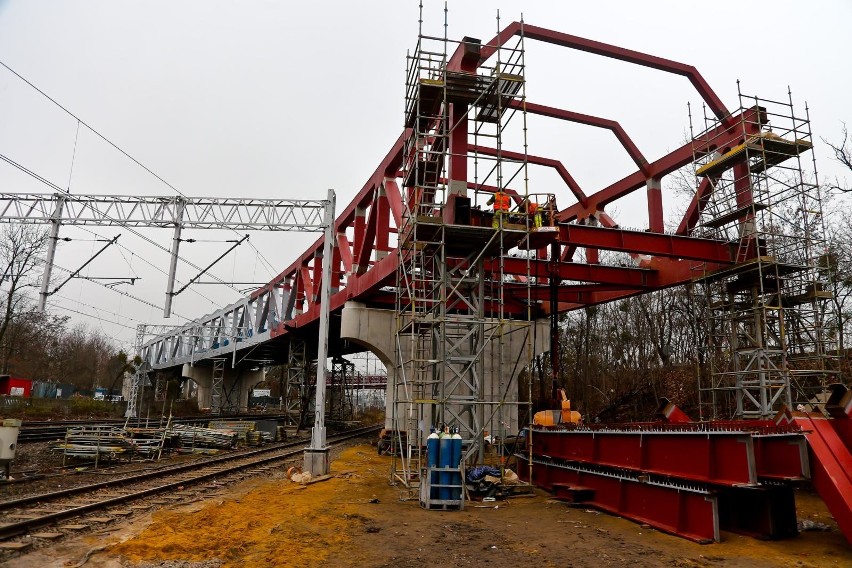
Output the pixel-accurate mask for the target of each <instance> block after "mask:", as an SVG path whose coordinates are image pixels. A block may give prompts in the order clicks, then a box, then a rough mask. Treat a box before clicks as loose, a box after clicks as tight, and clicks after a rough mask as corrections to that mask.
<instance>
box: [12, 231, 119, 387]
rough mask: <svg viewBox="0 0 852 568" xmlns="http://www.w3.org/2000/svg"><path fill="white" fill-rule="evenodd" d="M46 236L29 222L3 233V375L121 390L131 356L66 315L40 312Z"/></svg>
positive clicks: (99, 333)
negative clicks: (39, 297)
mask: <svg viewBox="0 0 852 568" xmlns="http://www.w3.org/2000/svg"><path fill="white" fill-rule="evenodd" d="M49 238H50V237H49V236H48V233H47V232H46V231H45V230H44V229H42V228H40V227H38V226H36V225H26V224H8V225H4V226H3V228H2V231H0V265H2V268H3V273H2V288H0V290H2V300H0V301H1V302H2V303H0V314H2V319H0V374H10V375H14V376H20V377H24V378H28V379H33V380H40V381H49V382H56V383H64V384H72V385H74V386H75V387H77V389H78V390H82V391H91V390H93V389H94V388H95V387H98V386H100V387H105V388H108V389H110V390H112V391H116V392H117V391H119V390H120V389H121V378H122V377H123V375H124V372H125V371H126V370H128V369H129V368H130V367H131V366H132V360H130V361H129V360H128V356H127V354H125V353H124V352H123V351H121V350H120V349H118V348H117V347H116V346H115V344H114V343H113V341H112V339H111V338H109V337H108V336H107V335H105V334H104V333H102V332H99V331H97V330H92V329H88V328H87V327H86V326H85V325H83V324H77V325H73V326H72V325H71V324H70V318H69V317H68V316H62V315H57V314H53V313H50V312H49V311H45V312H42V311H40V310H38V309H37V305H36V302H35V295H36V293H37V292H36V291H37V289H38V286H39V284H40V282H39V278H40V276H41V269H42V265H43V262H44V251H45V248H46V246H47V242H48V239H49Z"/></svg>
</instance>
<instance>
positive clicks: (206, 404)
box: [181, 364, 265, 412]
mask: <svg viewBox="0 0 852 568" xmlns="http://www.w3.org/2000/svg"><path fill="white" fill-rule="evenodd" d="M181 375H182V376H183V377H186V378H190V379H192V380H193V381H195V384H197V385H198V394H197V396H198V407H199V408H210V405H211V401H212V398H213V367H207V366H200V365H189V364H184V365H183V369H182V370H181ZM264 377H265V371H264V370H263V369H258V370H257V371H250V370H248V369H233V368H230V367H228V366H227V365H226V366H225V374H224V378H223V380H222V396H221V401H222V402H221V404H222V406H223V407H224V408H225V409H228V410H232V411H239V412H245V411H246V410H248V402H249V395H251V389H252V388H253V387H254V385H256V384H257V383H259V382H261V381H262V380H263V379H264ZM214 411H215V409H214Z"/></svg>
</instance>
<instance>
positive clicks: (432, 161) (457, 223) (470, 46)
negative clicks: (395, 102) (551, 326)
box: [388, 11, 535, 489]
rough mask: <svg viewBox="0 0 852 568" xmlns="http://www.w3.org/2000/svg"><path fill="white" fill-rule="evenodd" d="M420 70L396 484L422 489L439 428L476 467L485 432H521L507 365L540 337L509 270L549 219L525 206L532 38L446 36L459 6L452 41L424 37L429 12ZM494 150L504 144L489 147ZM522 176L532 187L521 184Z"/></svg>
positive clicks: (405, 168) (402, 313) (399, 364)
mask: <svg viewBox="0 0 852 568" xmlns="http://www.w3.org/2000/svg"><path fill="white" fill-rule="evenodd" d="M498 29H499V18H498ZM450 45H452V46H454V47H455V48H456V50H457V51H456V53H461V54H463V57H462V62H461V64H460V65H458V66H450V65H448V62H449V59H448V46H450ZM486 49H489V50H490V49H493V50H494V52H493V55H492V57H493V59H492V61H493V65H492V66H490V67H489V66H484V65H481V63H482V60H484V59H485V58H480V53H481V52H484V51H485V50H486ZM481 59H482V60H481ZM465 61H468V65H467V66H466V65H465ZM471 62H472V63H471ZM448 67H449V68H448ZM406 76H407V81H406V97H405V125H406V127H407V128H410V129H411V135H410V136H409V137H408V138H407V139H406V141H405V143H404V149H403V163H402V168H401V170H402V180H403V183H402V185H403V187H404V188H405V195H404V210H403V219H402V226H401V227H400V230H399V240H398V246H397V254H398V255H399V268H398V271H397V282H396V288H397V296H396V307H395V309H396V320H397V332H396V339H395V344H396V348H395V373H394V379H393V381H392V384H391V385H390V389H389V394H388V396H392V397H394V400H395V403H394V404H393V405H392V423H393V435H394V437H395V440H394V446H395V447H396V448H397V449H398V451H395V452H394V460H393V466H392V472H391V478H392V481H393V482H401V483H402V484H403V485H405V486H406V487H408V488H410V489H411V488H414V487H417V486H418V484H419V476H420V470H421V467H422V466H424V465H425V463H423V462H422V456H421V452H422V450H423V448H424V446H425V443H426V437H427V436H428V435H429V431H430V428H432V427H434V428H439V427H441V426H442V425H443V426H447V427H454V428H458V430H459V433H460V435H461V437H462V447H463V448H464V452H463V462H464V463H483V459H484V450H485V443H484V438H485V437H486V436H489V435H490V436H492V437H493V438H494V439H501V438H502V437H504V436H505V435H506V434H507V433H508V432H507V429H508V427H509V425H514V426H516V425H517V421H518V404H519V403H518V387H517V384H516V383H513V381H512V377H513V370H512V369H502V368H500V364H499V362H500V361H504V355H505V354H504V349H505V347H504V342H505V341H506V338H507V337H508V336H509V335H510V334H512V333H520V334H524V333H525V334H526V339H527V340H528V341H529V340H531V335H532V333H531V327H532V326H531V323H530V318H529V310H527V311H526V313H524V314H522V315H521V317H517V314H516V315H515V318H516V319H512V318H510V317H509V316H508V315H507V314H506V313H505V311H504V307H505V302H506V297H505V295H506V294H507V288H506V286H504V284H508V283H509V282H510V281H511V280H512V279H511V278H510V277H507V276H506V275H505V274H504V273H503V263H502V259H503V258H504V256H505V255H507V253H508V251H509V250H510V249H512V248H514V247H517V246H518V245H519V244H521V243H522V242H527V241H526V239H528V237H529V234H530V231H531V230H532V229H534V228H535V223H534V222H533V218H532V217H531V216H530V215H529V214H528V213H529V208H528V206H527V205H525V204H524V197H525V196H527V195H528V192H527V189H526V186H527V159H526V115H525V112H524V111H523V108H524V106H523V101H524V98H525V81H524V49H523V34H520V37H519V38H518V40H517V43H516V44H514V45H513V46H508V47H507V46H500V45H495V46H488V45H485V46H483V45H481V44H480V41H479V40H475V39H471V38H464V39H463V40H462V41H460V42H455V41H450V40H448V39H447V36H446V11H445V21H444V37H431V36H427V35H424V34H423V33H422V18H421V33H420V35H419V37H418V41H417V45H416V47H415V49H414V51H413V53H411V54H409V56H408V65H407V75H406ZM516 103H520V104H516ZM511 105H515V106H514V107H513V106H511ZM516 109H521V110H516ZM515 115H521V119H522V120H523V124H522V125H521V126H522V128H521V129H520V131H519V132H518V133H517V138H522V142H523V147H524V153H523V155H522V156H521V158H520V159H518V158H517V157H513V159H508V158H506V157H504V156H503V155H502V146H503V138H504V136H505V135H506V129H507V127H508V125H509V122H510V121H511V119H512V118H513V117H514V116H515ZM516 122H517V121H516ZM470 138H472V139H473V140H474V144H473V145H471V146H469V145H468V141H469V139H470ZM487 142H490V143H491V144H493V145H494V148H493V149H491V151H490V152H488V153H485V152H480V150H479V149H480V147H481V144H483V143H487ZM469 166H472V168H471V169H472V170H473V171H472V174H473V175H472V176H468V168H469ZM469 177H472V178H473V183H470V182H469V181H468V180H469ZM513 182H514V185H515V186H516V187H518V186H521V185H523V189H522V190H520V191H513V190H511V189H509V186H510V184H513ZM486 184H488V185H486ZM471 189H472V191H471ZM503 193H505V194H506V196H505V199H506V200H508V199H509V195H512V196H513V197H512V198H513V199H514V204H515V205H516V207H512V211H508V210H507V211H505V212H500V213H495V214H494V215H492V214H491V213H490V212H488V211H486V209H488V205H489V203H488V202H487V201H488V198H489V197H491V196H495V195H497V194H501V195H502V194H503ZM527 203H528V202H527ZM495 209H496V208H495ZM519 209H523V211H522V212H521V211H519ZM529 282H530V279H529V278H527V280H526V283H527V284H529ZM511 283H512V284H517V282H511ZM528 297H529V295H528V292H527V296H526V297H525V298H524V299H525V300H528ZM521 357H522V358H524V360H523V361H519V362H515V365H516V367H518V368H523V367H525V366H527V365H528V364H529V361H530V360H531V359H532V354H531V349H529V348H527V349H525V350H524V352H523V353H522V354H521ZM520 404H527V402H523V403H520Z"/></svg>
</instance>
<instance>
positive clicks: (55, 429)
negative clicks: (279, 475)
mask: <svg viewBox="0 0 852 568" xmlns="http://www.w3.org/2000/svg"><path fill="white" fill-rule="evenodd" d="M279 418H286V415H283V414H269V415H257V414H246V415H237V416H204V417H200V418H198V417H196V418H175V419H172V422H173V423H175V424H200V423H204V422H210V421H211V420H278V419H279ZM138 422H139V424H141V425H144V424H151V425H159V424H160V421H159V420H153V421H150V422H148V421H144V420H140V421H138ZM124 424H125V421H124V420H109V419H104V420H63V421H61V422H51V421H26V420H25V421H24V423H23V424H22V425H21V431H20V433H19V434H18V442H48V441H51V440H58V439H60V438H63V437H64V436H65V431H66V429H67V428H69V427H71V426H116V427H121V426H124ZM136 424H137V420H132V421H131V422H130V425H131V426H136Z"/></svg>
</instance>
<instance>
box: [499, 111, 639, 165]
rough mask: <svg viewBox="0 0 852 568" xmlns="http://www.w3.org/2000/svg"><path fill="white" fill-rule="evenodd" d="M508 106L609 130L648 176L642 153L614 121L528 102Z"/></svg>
mask: <svg viewBox="0 0 852 568" xmlns="http://www.w3.org/2000/svg"><path fill="white" fill-rule="evenodd" d="M509 106H510V107H511V108H514V109H519V110H524V109H526V111H527V112H528V113H530V114H537V115H539V116H546V117H549V118H558V119H560V120H567V121H569V122H576V123H577V124H585V125H587V126H595V127H597V128H606V129H607V130H611V131H612V133H613V134H615V137H616V138H617V139H618V141H619V142H621V145H622V146H623V147H624V149H625V150H626V151H627V153H628V154H629V155H630V157H631V158H632V159H633V162H634V163H635V164H636V166H637V167H638V168H639V169H640V170H642V171H643V172H644V173H645V174H646V175H649V176H650V173H651V172H650V170H649V169H648V160H646V159H645V156H643V155H642V152H641V151H640V150H639V148H638V147H637V146H636V144H635V143H634V142H633V140H632V139H631V138H630V136H628V135H627V132H625V131H624V128H622V127H621V125H620V124H619V123H618V122H616V121H614V120H609V119H607V118H600V117H598V116H592V115H590V114H583V113H579V112H573V111H570V110H565V109H561V108H556V107H551V106H547V105H541V104H537V103H531V102H529V101H526V102H521V101H517V100H512V101H510V102H509Z"/></svg>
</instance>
